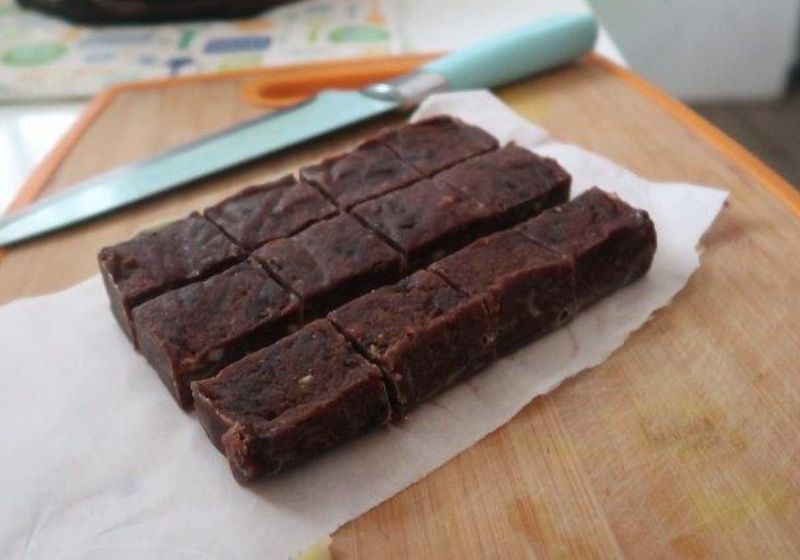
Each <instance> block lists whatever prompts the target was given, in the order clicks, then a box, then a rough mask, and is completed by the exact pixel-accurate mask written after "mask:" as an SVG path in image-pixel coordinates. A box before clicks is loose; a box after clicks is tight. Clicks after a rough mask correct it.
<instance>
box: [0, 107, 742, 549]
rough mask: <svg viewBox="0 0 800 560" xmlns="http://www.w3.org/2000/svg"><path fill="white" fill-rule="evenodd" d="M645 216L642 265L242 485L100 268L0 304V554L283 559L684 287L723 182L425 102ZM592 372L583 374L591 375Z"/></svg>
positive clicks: (577, 187) (488, 427)
mask: <svg viewBox="0 0 800 560" xmlns="http://www.w3.org/2000/svg"><path fill="white" fill-rule="evenodd" d="M435 113H450V114H453V115H457V116H460V117H462V118H463V119H465V120H467V121H469V122H472V123H475V124H477V125H480V126H482V127H483V128H485V129H487V130H489V131H491V132H492V133H494V134H495V135H496V136H497V137H498V139H499V140H500V141H501V142H506V141H509V140H515V141H517V142H519V143H520V144H522V145H524V146H527V147H529V148H532V149H534V150H536V151H538V152H540V153H544V154H548V155H551V156H554V157H556V158H557V159H558V160H559V161H560V162H561V164H562V165H563V166H564V167H565V168H567V169H568V170H569V171H570V172H571V173H572V174H573V176H574V187H573V188H574V194H578V193H580V192H582V191H583V190H585V189H586V188H588V187H590V186H592V185H595V184H596V185H599V186H601V187H603V188H606V189H607V190H612V191H616V192H617V193H618V194H619V195H620V196H621V197H622V198H624V199H625V200H627V201H628V202H630V203H631V204H633V205H634V206H638V207H642V208H645V209H647V210H648V211H649V212H650V214H651V216H652V217H653V220H654V222H655V224H656V228H657V231H658V243H659V246H658V251H657V253H656V258H655V262H654V263H653V267H652V270H651V271H650V273H649V274H648V275H647V276H646V277H645V278H644V279H643V280H641V281H639V282H638V283H636V284H635V285H632V286H630V287H628V288H626V289H624V290H622V291H620V292H618V293H616V294H614V295H613V296H611V297H609V298H608V299H606V300H604V301H602V302H601V303H599V304H597V305H595V306H594V307H592V308H591V309H589V310H587V311H585V312H584V313H583V314H582V315H580V316H579V317H578V318H577V319H576V320H575V321H573V322H572V323H571V324H570V325H569V326H568V327H566V328H564V329H561V330H560V331H558V332H555V333H553V334H551V335H550V336H548V337H547V338H545V339H544V340H541V341H539V342H537V343H535V344H532V345H530V346H529V347H527V348H525V349H523V350H521V351H519V352H517V353H516V354H514V355H513V356H511V357H509V358H506V359H503V360H501V361H500V362H498V363H497V364H495V365H494V366H493V367H492V368H490V369H489V370H487V371H485V372H483V373H482V374H480V375H478V376H476V377H475V378H473V379H472V380H471V381H469V382H468V383H467V384H463V385H461V386H458V387H456V388H454V389H452V390H450V391H449V392H447V393H446V394H444V395H442V396H441V397H439V398H438V399H436V402H435V405H430V404H429V405H423V406H421V407H420V408H418V409H417V410H415V411H414V412H413V413H412V415H411V417H410V419H409V421H408V422H406V423H404V424H403V425H402V426H399V427H397V426H393V427H391V428H389V429H387V430H383V431H379V432H376V433H373V434H370V435H368V436H366V437H363V438H361V439H359V440H357V441H355V442H353V443H351V444H349V445H346V446H344V447H342V448H340V449H337V450H335V451H333V452H331V453H328V454H326V455H324V456H322V457H319V458H317V459H316V460H312V461H310V462H308V463H307V464H305V465H303V466H300V467H298V468H294V469H292V470H290V471H289V472H287V473H285V474H283V475H281V476H279V477H277V478H273V479H266V480H262V481H260V482H259V483H257V484H255V485H252V486H250V487H242V486H239V485H237V484H236V483H235V482H234V480H233V478H232V476H231V474H230V472H229V470H228V465H227V463H226V461H225V459H224V458H223V457H222V456H221V455H220V454H218V453H217V452H216V450H215V449H214V448H213V447H212V446H211V444H210V443H209V441H208V440H207V438H206V436H205V434H204V433H203V430H202V428H201V427H200V425H199V423H198V422H196V420H195V419H194V418H193V416H192V415H189V414H185V413H183V412H181V411H180V410H179V409H178V408H177V407H176V406H175V403H174V402H173V401H172V398H171V397H170V396H169V395H168V394H167V392H166V390H165V389H164V387H163V386H162V385H161V382H160V381H159V379H158V377H157V376H156V375H155V373H154V372H153V371H152V370H151V368H150V367H149V366H148V365H147V364H146V363H145V361H144V359H143V358H142V357H141V356H139V355H138V354H136V353H135V352H134V351H133V349H132V348H131V346H130V344H129V343H128V341H127V340H126V339H125V337H124V336H123V334H122V332H121V331H120V329H119V327H118V326H117V325H116V323H115V322H114V319H113V318H112V316H111V313H110V311H109V309H108V303H107V299H106V295H105V293H104V290H103V287H102V284H101V281H100V279H99V277H94V278H91V279H90V280H87V281H86V282H83V283H82V284H79V285H77V286H75V287H73V288H70V289H68V290H66V291H64V292H61V293H58V294H54V295H49V296H44V297H39V298H34V299H28V300H22V301H18V302H15V303H12V304H10V305H7V306H5V307H3V308H1V309H0V341H1V342H0V343H1V344H2V354H0V558H36V559H40V558H42V559H44V558H46V559H77V558H80V559H109V558H113V559H123V560H127V559H140V558H148V559H156V560H158V559H170V560H172V559H179V560H183V559H212V558H213V559H229V558H236V559H239V560H246V559H259V560H263V559H272V558H278V559H281V560H285V559H286V558H288V557H289V556H290V555H291V554H293V553H295V552H297V551H298V550H299V549H302V548H303V547H305V546H307V545H309V544H310V543H312V542H314V541H316V540H318V539H319V538H321V537H323V536H325V535H327V534H328V533H331V532H333V531H334V530H335V529H336V528H337V527H339V526H341V525H342V524H344V523H345V522H347V521H348V520H350V519H353V518H355V517H357V516H358V515H360V514H362V513H363V512H365V511H367V510H369V509H370V508H372V507H374V506H376V505H377V504H379V503H381V502H382V501H384V500H386V499H387V498H389V497H390V496H392V495H393V494H395V493H397V492H399V491H400V490H402V489H403V488H405V487H406V486H408V485H409V484H411V483H413V482H414V481H416V480H418V479H420V478H422V477H423V476H425V475H426V474H428V473H429V472H431V471H432V470H434V469H435V468H436V467H438V466H439V465H441V464H443V463H444V462H446V461H447V460H449V459H451V458H453V457H454V456H456V455H457V454H458V453H459V452H461V451H463V450H464V449H466V448H468V447H469V446H471V445H472V444H474V443H475V442H477V441H478V440H480V439H481V438H483V437H484V436H486V435H487V434H489V433H490V432H492V431H493V430H495V429H496V428H498V427H499V426H501V425H502V424H504V423H505V422H507V421H508V420H509V419H510V418H511V417H512V416H514V414H516V413H517V412H518V411H519V410H520V409H521V408H522V407H523V406H525V405H526V404H527V403H528V402H530V401H531V400H532V399H533V398H534V397H536V396H537V395H541V394H543V393H546V392H548V391H550V390H551V389H553V388H554V387H555V386H557V385H558V384H559V383H561V382H562V381H564V380H565V379H566V378H568V377H570V376H572V375H575V374H576V373H578V372H580V371H582V370H583V369H585V368H588V367H590V366H593V365H596V364H599V363H600V362H602V361H603V360H604V359H606V357H608V356H609V354H611V352H613V351H614V350H615V349H616V348H618V347H619V346H621V345H622V344H623V343H624V341H625V339H626V338H627V337H628V335H629V334H630V333H631V332H632V331H633V330H635V329H636V328H638V327H639V326H641V325H642V324H643V323H644V322H645V321H646V320H647V318H648V317H649V316H650V315H651V314H652V313H653V312H654V311H655V310H656V309H658V308H660V307H662V306H664V305H667V304H668V303H669V301H670V299H671V298H672V297H673V296H674V295H675V294H676V293H677V292H678V291H679V290H680V289H681V288H682V287H683V286H684V285H685V283H686V281H687V280H688V278H689V276H690V275H691V274H692V272H693V271H694V270H695V269H697V267H698V266H699V258H698V253H697V250H696V247H697V244H698V242H699V239H700V237H701V235H702V234H703V232H704V231H705V230H706V229H707V228H708V227H709V226H710V225H711V223H712V221H713V220H714V218H715V217H716V215H717V213H718V212H719V211H720V209H721V207H722V204H723V202H724V200H725V197H726V196H727V195H726V193H725V192H724V191H720V190H714V189H709V188H704V187H698V186H692V185H686V184H659V183H653V182H650V181H647V180H644V179H642V178H640V177H637V176H635V175H634V174H632V173H630V172H629V171H626V170H625V169H622V168H620V167H619V166H617V165H615V164H614V163H612V162H610V161H608V160H606V159H604V158H602V157H599V156H597V155H594V154H591V153H589V152H586V151H584V150H581V149H579V148H577V147H575V146H570V145H565V144H559V143H555V142H552V141H550V140H549V139H548V135H547V133H546V132H545V131H544V130H542V129H540V128H538V127H536V126H534V125H532V124H530V123H529V122H528V121H526V120H524V119H522V118H520V117H519V116H518V115H516V114H515V113H514V112H513V111H511V110H510V109H509V108H508V107H506V106H505V105H503V104H502V103H501V102H500V101H499V100H498V99H497V98H495V97H494V96H492V95H491V94H489V93H486V92H470V93H462V94H444V95H439V96H435V97H432V98H430V99H429V100H428V101H427V102H426V103H425V104H424V105H423V107H421V108H420V109H419V110H418V111H417V113H416V115H415V118H421V117H424V116H429V115H431V114H435ZM587 375H591V373H590V372H589V373H587Z"/></svg>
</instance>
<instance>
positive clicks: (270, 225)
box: [205, 175, 337, 250]
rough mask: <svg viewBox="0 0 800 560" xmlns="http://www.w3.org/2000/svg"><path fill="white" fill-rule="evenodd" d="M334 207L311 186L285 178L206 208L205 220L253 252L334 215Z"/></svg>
mask: <svg viewBox="0 0 800 560" xmlns="http://www.w3.org/2000/svg"><path fill="white" fill-rule="evenodd" d="M336 212H337V210H336V207H335V206H334V205H333V204H331V202H330V201H329V200H328V199H327V198H325V197H324V196H323V195H322V194H321V193H320V192H319V191H317V189H315V188H314V187H312V186H311V185H309V184H307V183H305V182H302V181H298V180H297V179H295V178H294V177H293V176H292V175H287V176H285V177H282V178H280V179H278V180H277V181H273V182H271V183H267V184H264V185H259V186H254V187H249V188H247V189H245V190H243V191H241V192H239V193H236V194H235V195H233V196H231V197H229V198H226V199H225V200H223V201H222V202H220V203H218V204H215V205H214V206H211V207H210V208H206V210H205V217H206V218H208V219H209V220H211V221H212V222H214V223H215V224H217V225H218V226H219V227H221V228H222V229H223V230H225V233H227V234H228V235H229V236H230V237H231V239H233V240H235V241H236V242H237V243H238V244H240V245H241V246H242V247H244V248H246V249H248V250H253V249H255V248H256V247H259V246H260V245H263V244H264V243H266V242H267V241H272V240H273V239H280V238H282V237H288V236H289V235H292V234H294V233H297V232H298V231H300V230H302V229H303V228H305V227H307V226H308V225H310V224H313V223H314V222H317V221H319V220H323V219H325V218H327V217H330V216H333V215H334V214H336Z"/></svg>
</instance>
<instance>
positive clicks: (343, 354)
mask: <svg viewBox="0 0 800 560" xmlns="http://www.w3.org/2000/svg"><path fill="white" fill-rule="evenodd" d="M192 391H193V393H194V397H195V403H196V404H197V414H198V416H199V418H200V422H201V423H202V424H203V426H204V428H205V430H206V432H207V433H208V435H209V438H210V439H211V441H213V442H214V445H216V446H217V448H219V449H220V450H221V451H222V452H223V453H224V454H225V455H226V456H227V458H228V460H229V462H230V465H231V469H232V470H233V473H234V476H235V477H236V478H237V479H238V480H239V481H242V482H244V481H248V480H251V479H253V478H255V477H256V476H258V475H261V474H274V473H276V472H278V471H280V470H281V469H283V468H284V467H285V466H287V465H289V464H291V463H295V462H297V461H300V460H302V459H304V458H306V457H308V456H311V455H315V454H317V453H319V452H321V451H324V450H326V449H328V448H331V447H333V446H335V445H337V444H339V443H342V442H343V441H345V440H348V439H351V438H353V437H355V436H357V435H359V434H361V433H364V432H366V431H368V430H370V429H372V428H374V427H376V426H381V425H383V424H386V422H387V421H388V419H389V413H390V408H389V402H388V399H387V396H386V390H385V387H384V384H383V381H382V379H381V372H380V370H379V369H378V368H377V367H376V366H375V365H373V364H371V363H369V362H368V361H367V360H365V359H364V358H362V357H361V356H360V355H359V354H358V353H357V352H356V351H355V350H354V349H353V347H352V346H351V344H350V343H349V342H348V341H347V340H345V338H344V337H343V336H342V335H341V334H339V332H337V331H336V329H334V328H333V327H332V326H331V324H330V323H329V322H328V321H327V320H326V319H320V320H318V321H315V322H313V323H310V324H308V325H306V326H305V327H303V328H302V329H300V330H299V331H298V332H296V333H294V334H292V335H291V336H288V337H286V338H284V339H283V340H281V341H279V342H277V343H275V344H273V345H271V346H268V347H266V348H263V349H261V350H259V351H258V352H255V353H253V354H250V355H249V356H246V357H245V358H243V359H242V360H239V361H238V362H235V363H233V364H231V365H229V366H228V367H226V368H225V369H224V370H222V371H221V372H220V373H219V375H217V376H216V377H214V378H212V379H207V380H205V381H198V382H195V383H193V384H192Z"/></svg>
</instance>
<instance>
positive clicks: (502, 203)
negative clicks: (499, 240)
mask: <svg viewBox="0 0 800 560" xmlns="http://www.w3.org/2000/svg"><path fill="white" fill-rule="evenodd" d="M435 180H436V181H437V182H438V181H442V182H444V183H447V184H449V185H451V186H452V187H454V188H456V189H457V190H459V191H461V192H463V193H464V194H466V195H467V196H471V197H472V198H474V199H476V200H478V201H479V202H482V203H483V204H485V205H486V206H488V207H489V208H492V209H493V210H494V211H495V212H497V214H498V216H500V220H501V221H502V222H503V223H504V224H506V225H507V226H508V225H511V224H515V223H519V222H521V221H522V220H527V219H529V218H531V217H533V216H536V215H537V214H539V213H541V212H542V210H544V209H546V208H550V207H552V206H555V205H557V204H561V203H564V202H566V201H567V200H569V189H570V185H571V183H572V177H570V175H569V173H567V172H566V171H565V170H564V169H563V168H562V167H561V166H560V165H559V164H558V163H557V162H556V161H555V160H553V159H550V158H543V157H540V156H538V155H536V154H534V153H533V152H531V151H529V150H526V149H525V148H521V147H519V146H517V145H515V144H509V145H508V146H505V147H504V148H501V149H499V150H495V151H492V152H489V153H486V154H483V155H480V156H477V157H474V158H472V159H468V160H467V161H464V162H462V163H459V164H457V165H455V166H453V167H451V168H450V169H448V170H447V171H444V172H442V173H440V174H439V175H437V176H436V178H435Z"/></svg>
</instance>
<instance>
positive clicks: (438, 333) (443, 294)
mask: <svg viewBox="0 0 800 560" xmlns="http://www.w3.org/2000/svg"><path fill="white" fill-rule="evenodd" d="M329 318H330V319H331V321H332V322H333V323H334V324H335V325H336V326H337V327H338V328H339V329H340V330H341V331H342V332H343V333H344V334H345V336H347V337H348V338H349V339H350V340H351V341H352V342H353V343H354V344H355V345H356V346H357V347H358V348H359V349H360V350H361V351H362V352H363V353H364V355H365V356H367V357H368V358H369V359H370V360H371V361H373V362H374V363H376V364H378V365H379V366H380V367H381V369H382V370H383V372H384V374H385V378H386V381H387V384H388V387H389V395H390V397H391V398H392V401H393V405H394V406H395V407H396V408H397V410H398V411H399V412H401V413H404V412H406V411H407V410H409V409H410V408H412V407H413V406H415V405H417V404H419V403H420V402H422V401H424V400H425V399H428V398H430V397H431V396H433V395H435V394H436V393H439V392H440V391H442V390H443V389H445V388H446V387H448V386H450V385H452V384H453V383H455V382H456V381H458V380H460V379H463V378H464V377H466V376H468V375H470V374H472V373H474V372H475V371H477V370H479V369H481V368H482V367H484V366H485V365H487V364H488V363H489V362H490V361H491V360H492V359H493V358H494V350H495V348H494V335H493V330H492V325H491V323H490V319H489V316H488V313H487V310H486V306H485V305H484V301H483V299H482V298H480V297H466V296H464V295H463V294H461V293H459V292H457V291H456V290H454V289H453V288H452V287H451V286H449V285H448V284H447V283H446V282H445V281H444V280H442V279H441V278H440V277H438V276H437V275H435V274H433V273H431V272H428V271H424V270H423V271H420V272H417V273H416V274H414V275H412V276H410V277H408V278H405V279H404V280H401V281H400V282H398V283H397V284H395V285H393V286H387V287H385V288H381V289H379V290H375V291H373V292H370V293H369V294H367V295H364V296H361V297H360V298H358V299H356V300H353V301H351V302H350V303H348V304H346V305H344V306H342V307H340V308H339V309H337V310H335V311H333V312H332V313H331V314H330V315H329Z"/></svg>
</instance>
